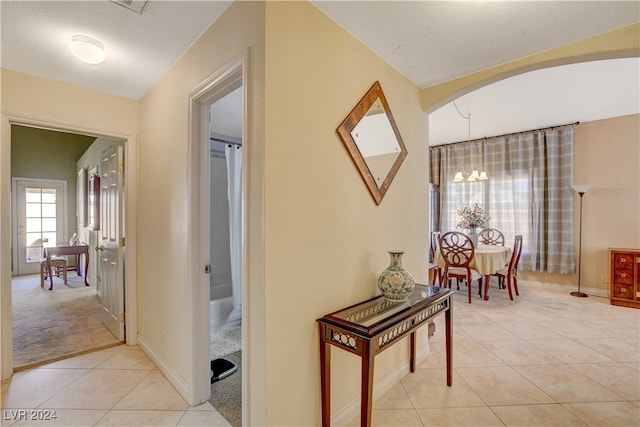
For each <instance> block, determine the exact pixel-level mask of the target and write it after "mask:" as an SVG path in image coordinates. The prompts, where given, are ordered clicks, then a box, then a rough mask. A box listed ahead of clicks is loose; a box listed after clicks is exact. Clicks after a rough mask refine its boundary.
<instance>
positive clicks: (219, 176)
mask: <svg viewBox="0 0 640 427" xmlns="http://www.w3.org/2000/svg"><path fill="white" fill-rule="evenodd" d="M229 89H230V90H231V92H229V93H228V94H226V95H224V96H223V97H221V98H220V99H217V100H216V101H215V102H214V103H213V104H211V108H210V115H209V117H210V120H209V123H210V130H209V134H210V135H209V142H210V147H209V157H210V159H209V160H210V161H209V166H210V167H209V178H210V181H209V191H210V193H209V194H210V200H209V202H210V208H209V215H210V235H209V240H210V259H211V273H210V275H209V277H210V285H209V289H210V291H209V294H210V328H211V334H210V336H211V338H210V339H211V341H210V351H211V373H210V375H211V399H210V400H209V402H210V403H211V404H212V406H213V407H214V408H215V409H216V410H217V411H218V412H220V413H221V414H222V416H224V417H225V418H226V419H227V421H229V423H231V425H233V426H241V425H242V379H241V377H242V374H241V372H242V370H241V364H242V241H243V238H242V237H243V236H242V210H243V203H242V199H243V195H242V189H243V185H242V176H243V175H242V165H243V159H242V154H243V140H242V86H241V82H240V81H239V82H237V87H235V88H234V87H233V86H232V87H230V88H229Z"/></svg>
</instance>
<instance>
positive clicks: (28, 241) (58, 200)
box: [13, 178, 68, 276]
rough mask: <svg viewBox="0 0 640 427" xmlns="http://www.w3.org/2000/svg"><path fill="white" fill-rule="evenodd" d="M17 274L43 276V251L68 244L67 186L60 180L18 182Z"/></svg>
mask: <svg viewBox="0 0 640 427" xmlns="http://www.w3.org/2000/svg"><path fill="white" fill-rule="evenodd" d="M13 189H14V195H15V198H14V208H15V210H14V212H15V218H16V226H15V227H16V228H15V229H14V239H15V240H14V242H15V245H14V263H13V274H14V275H16V276H17V275H23V274H37V273H39V272H40V261H41V260H42V248H43V247H45V246H55V245H56V243H57V242H63V241H65V240H67V239H68V238H66V236H65V235H64V233H65V228H66V223H65V218H66V216H65V215H66V211H67V209H66V206H67V197H66V190H67V183H66V181H58V180H37V179H28V178H14V180H13Z"/></svg>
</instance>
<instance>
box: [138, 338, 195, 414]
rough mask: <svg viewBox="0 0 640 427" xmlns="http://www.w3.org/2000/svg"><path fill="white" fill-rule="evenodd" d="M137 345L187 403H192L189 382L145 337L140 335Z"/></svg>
mask: <svg viewBox="0 0 640 427" xmlns="http://www.w3.org/2000/svg"><path fill="white" fill-rule="evenodd" d="M137 345H138V346H139V347H140V349H141V350H142V351H143V352H144V354H146V355H147V357H149V359H151V361H152V362H153V363H154V364H155V365H156V367H157V368H158V369H159V370H160V372H162V374H163V375H164V376H165V377H166V378H167V380H168V381H169V383H171V385H172V386H173V387H174V388H175V389H176V391H177V392H178V393H179V394H180V396H182V398H183V399H184V400H185V401H186V402H191V397H190V393H189V385H188V384H187V382H186V381H185V380H184V379H183V378H182V377H181V376H180V374H178V372H176V370H175V369H173V368H172V367H171V366H170V365H169V364H168V363H167V362H166V361H165V360H164V359H163V358H162V357H161V356H160V355H159V354H158V353H157V352H156V351H155V350H154V349H153V347H151V345H149V343H148V342H147V340H145V339H144V337H142V336H140V335H139V334H138V343H137Z"/></svg>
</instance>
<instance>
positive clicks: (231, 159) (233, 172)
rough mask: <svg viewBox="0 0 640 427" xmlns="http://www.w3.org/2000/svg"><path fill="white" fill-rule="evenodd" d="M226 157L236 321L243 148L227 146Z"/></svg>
mask: <svg viewBox="0 0 640 427" xmlns="http://www.w3.org/2000/svg"><path fill="white" fill-rule="evenodd" d="M225 157H226V159H227V183H228V187H227V188H228V190H227V192H228V193H227V194H228V196H229V249H230V252H231V289H232V291H233V310H232V311H231V314H230V315H229V319H228V321H234V320H236V319H241V318H242V317H241V315H242V268H241V267H242V263H241V261H242V242H241V239H242V147H241V146H235V145H230V144H227V145H226V146H225Z"/></svg>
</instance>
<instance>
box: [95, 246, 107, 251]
mask: <svg viewBox="0 0 640 427" xmlns="http://www.w3.org/2000/svg"><path fill="white" fill-rule="evenodd" d="M105 249H106V248H105V247H104V246H102V245H98V246H96V251H104V250H105Z"/></svg>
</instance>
